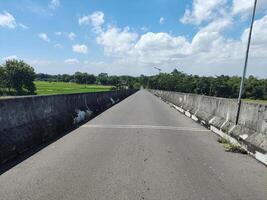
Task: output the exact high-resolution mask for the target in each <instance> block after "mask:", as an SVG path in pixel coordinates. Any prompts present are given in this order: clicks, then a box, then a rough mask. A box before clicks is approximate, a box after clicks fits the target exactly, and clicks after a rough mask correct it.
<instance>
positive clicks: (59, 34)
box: [54, 31, 76, 40]
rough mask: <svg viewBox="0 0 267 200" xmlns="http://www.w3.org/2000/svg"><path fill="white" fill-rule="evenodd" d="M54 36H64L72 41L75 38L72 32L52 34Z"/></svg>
mask: <svg viewBox="0 0 267 200" xmlns="http://www.w3.org/2000/svg"><path fill="white" fill-rule="evenodd" d="M54 34H55V35H56V36H64V37H66V38H68V39H70V40H74V39H75V38H76V34H75V33H73V32H69V33H68V32H61V31H57V32H54Z"/></svg>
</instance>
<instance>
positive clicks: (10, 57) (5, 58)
mask: <svg viewBox="0 0 267 200" xmlns="http://www.w3.org/2000/svg"><path fill="white" fill-rule="evenodd" d="M13 59H18V56H16V55H11V56H6V57H4V58H2V60H3V61H7V60H13Z"/></svg>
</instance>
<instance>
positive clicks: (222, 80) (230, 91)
mask: <svg viewBox="0 0 267 200" xmlns="http://www.w3.org/2000/svg"><path fill="white" fill-rule="evenodd" d="M240 81H241V78H240V77H238V76H232V77H230V76H225V75H221V76H216V77H213V76H209V77H204V76H196V75H188V74H186V73H183V72H179V71H177V70H176V69H175V70H174V71H173V72H172V73H161V74H159V75H157V76H150V77H143V78H142V82H143V84H144V85H147V86H148V87H149V88H153V89H160V90H170V91H177V92H185V93H196V94H202V95H208V96H217V97H225V98H237V97H238V94H239V86H240ZM243 98H248V99H262V100H266V99H267V79H258V78H256V77H254V76H249V77H248V78H247V79H246V80H245V91H244V95H243Z"/></svg>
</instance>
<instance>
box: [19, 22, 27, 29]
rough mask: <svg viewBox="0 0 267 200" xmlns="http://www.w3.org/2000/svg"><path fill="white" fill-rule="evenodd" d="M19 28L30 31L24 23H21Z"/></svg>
mask: <svg viewBox="0 0 267 200" xmlns="http://www.w3.org/2000/svg"><path fill="white" fill-rule="evenodd" d="M19 26H20V27H21V28H22V29H28V28H29V27H28V26H26V25H24V24H22V23H19Z"/></svg>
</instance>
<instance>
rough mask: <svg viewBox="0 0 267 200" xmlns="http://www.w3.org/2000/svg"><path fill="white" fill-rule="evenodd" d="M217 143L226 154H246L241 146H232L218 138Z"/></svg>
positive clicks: (223, 139) (225, 140) (227, 141)
mask: <svg viewBox="0 0 267 200" xmlns="http://www.w3.org/2000/svg"><path fill="white" fill-rule="evenodd" d="M217 141H218V142H219V143H221V144H222V145H223V147H224V150H225V151H227V152H233V153H241V154H247V152H246V150H245V149H243V148H242V147H241V146H239V145H236V144H232V143H231V142H230V141H229V140H227V139H225V138H218V140H217Z"/></svg>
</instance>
